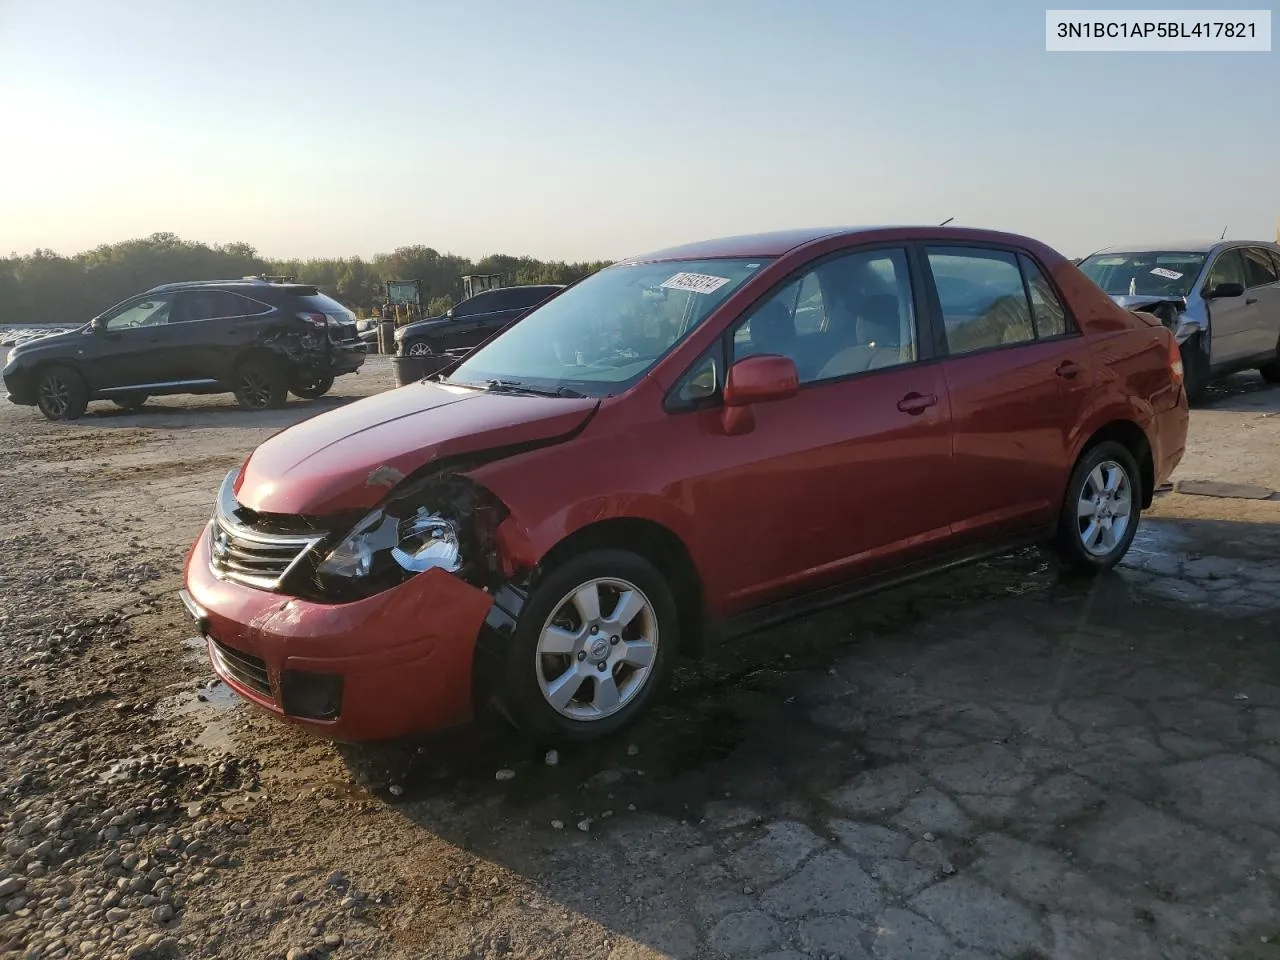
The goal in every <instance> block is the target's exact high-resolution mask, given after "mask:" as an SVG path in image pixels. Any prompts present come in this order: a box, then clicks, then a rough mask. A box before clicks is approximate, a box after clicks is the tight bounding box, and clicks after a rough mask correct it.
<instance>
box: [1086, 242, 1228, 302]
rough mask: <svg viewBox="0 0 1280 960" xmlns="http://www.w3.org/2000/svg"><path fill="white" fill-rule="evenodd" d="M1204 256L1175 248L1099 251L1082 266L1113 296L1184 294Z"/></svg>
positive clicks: (1188, 289) (1189, 288) (1104, 290)
mask: <svg viewBox="0 0 1280 960" xmlns="http://www.w3.org/2000/svg"><path fill="white" fill-rule="evenodd" d="M1204 259H1205V254H1203V253H1178V252H1177V251H1172V250H1160V251H1151V252H1147V253H1099V254H1095V255H1093V256H1092V257H1088V258H1086V259H1085V260H1084V262H1083V263H1081V264H1080V269H1081V270H1083V271H1084V273H1085V276H1087V277H1088V278H1089V279H1090V280H1092V281H1093V282H1094V283H1096V284H1097V285H1098V286H1100V287H1101V288H1102V289H1103V292H1105V293H1108V294H1110V295H1111V296H1113V297H1123V296H1130V297H1133V296H1138V297H1185V296H1186V295H1187V294H1188V293H1190V292H1191V288H1192V286H1193V285H1194V284H1195V282H1196V277H1197V276H1199V274H1200V268H1201V267H1203V266H1204Z"/></svg>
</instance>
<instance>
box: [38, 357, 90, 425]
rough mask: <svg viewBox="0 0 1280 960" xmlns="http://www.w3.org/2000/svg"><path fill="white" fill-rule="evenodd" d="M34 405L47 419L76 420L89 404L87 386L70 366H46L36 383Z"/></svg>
mask: <svg viewBox="0 0 1280 960" xmlns="http://www.w3.org/2000/svg"><path fill="white" fill-rule="evenodd" d="M36 405H37V406H38V407H39V408H40V412H41V413H43V414H44V415H45V417H46V418H47V419H49V420H77V419H79V418H80V417H81V416H82V415H83V414H84V411H85V408H86V407H87V406H88V405H89V388H88V387H87V386H85V382H84V378H83V377H81V376H80V374H78V373H77V372H76V371H75V370H73V369H71V368H70V367H62V366H57V367H46V368H45V369H44V370H42V371H40V379H39V380H38V381H37V383H36Z"/></svg>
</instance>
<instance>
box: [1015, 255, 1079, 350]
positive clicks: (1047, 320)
mask: <svg viewBox="0 0 1280 960" xmlns="http://www.w3.org/2000/svg"><path fill="white" fill-rule="evenodd" d="M1018 263H1020V264H1021V265H1022V275H1023V276H1024V277H1026V278H1027V292H1028V293H1030V294H1031V322H1032V323H1033V324H1034V325H1035V328H1036V336H1037V337H1039V338H1040V339H1041V340H1043V339H1045V338H1046V337H1061V336H1062V335H1063V334H1065V333H1066V332H1067V330H1068V323H1067V310H1066V308H1065V307H1064V306H1063V305H1062V301H1061V300H1059V299H1058V294H1057V293H1056V292H1055V291H1054V289H1053V285H1052V284H1051V283H1049V278H1048V277H1046V276H1045V275H1044V272H1043V271H1042V270H1041V269H1040V268H1039V267H1038V266H1037V265H1036V262H1035V261H1034V260H1032V259H1031V258H1030V257H1028V256H1027V255H1026V254H1024V253H1020V254H1018Z"/></svg>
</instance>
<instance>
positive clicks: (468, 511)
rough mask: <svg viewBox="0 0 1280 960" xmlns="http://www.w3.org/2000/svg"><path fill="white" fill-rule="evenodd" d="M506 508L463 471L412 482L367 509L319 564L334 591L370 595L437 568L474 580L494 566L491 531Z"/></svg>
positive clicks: (319, 574)
mask: <svg viewBox="0 0 1280 960" xmlns="http://www.w3.org/2000/svg"><path fill="white" fill-rule="evenodd" d="M505 513H506V511H505V508H503V507H502V505H501V503H499V502H498V501H497V499H496V498H494V497H493V496H492V495H491V494H490V493H489V492H488V491H487V490H485V489H484V488H483V487H480V486H479V485H478V484H475V483H473V482H471V481H469V480H467V479H466V478H465V477H460V476H457V475H454V476H449V477H436V478H433V479H432V480H430V481H428V482H426V483H420V484H414V485H412V486H411V487H410V488H409V489H407V490H405V491H404V492H403V493H400V494H398V495H396V496H394V497H393V498H392V499H390V500H389V501H387V502H386V503H385V504H384V505H383V506H381V507H379V508H377V509H376V510H373V511H372V512H371V513H369V514H367V515H366V516H365V517H364V518H363V519H362V520H361V521H360V522H359V523H357V524H356V525H355V526H354V527H353V528H352V529H351V532H350V533H348V534H347V535H346V537H345V538H344V539H343V540H342V542H340V543H339V544H338V545H337V546H336V547H334V548H333V549H332V550H330V551H329V554H328V556H326V557H325V558H324V560H322V561H321V562H320V564H319V565H318V566H317V567H316V568H315V572H316V581H317V584H318V585H319V586H320V588H321V591H322V592H323V593H324V594H326V595H329V596H335V595H336V596H346V595H352V594H354V595H358V596H368V595H370V594H372V593H377V592H378V591H379V590H385V589H387V588H388V587H392V586H395V585H396V584H398V583H402V582H404V581H405V580H407V579H409V578H410V577H412V576H415V575H416V574H419V573H423V572H425V571H427V570H435V569H440V570H444V571H445V572H446V573H453V574H457V575H458V576H460V577H463V578H464V579H468V580H471V581H472V582H477V581H480V580H484V579H485V578H486V575H487V572H488V571H489V569H490V568H491V562H492V549H491V547H490V545H491V536H492V531H493V529H494V528H495V527H496V525H497V523H499V522H501V519H502V517H503V516H505Z"/></svg>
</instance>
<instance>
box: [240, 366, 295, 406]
mask: <svg viewBox="0 0 1280 960" xmlns="http://www.w3.org/2000/svg"><path fill="white" fill-rule="evenodd" d="M235 394H236V401H237V402H238V403H239V404H240V406H242V407H244V408H245V409H246V410H274V409H277V408H279V407H283V406H284V405H285V401H286V400H288V399H289V387H288V384H287V382H286V381H285V377H284V374H283V373H282V372H281V370H280V368H279V366H278V365H276V364H274V363H272V362H271V361H269V360H266V359H258V358H254V359H250V360H246V361H244V362H243V363H241V364H240V366H238V367H237V368H236V373H235Z"/></svg>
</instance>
